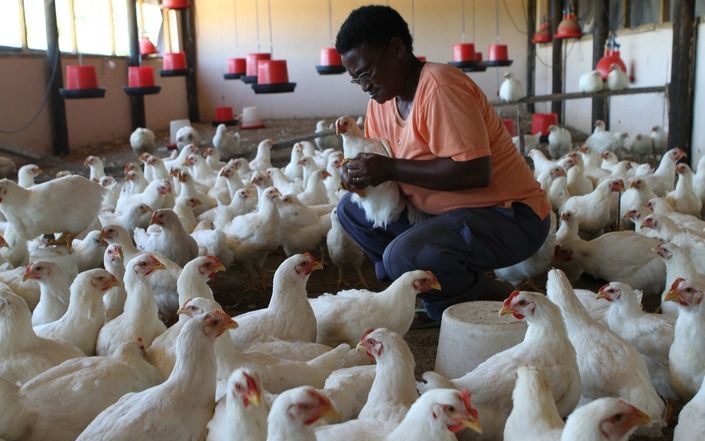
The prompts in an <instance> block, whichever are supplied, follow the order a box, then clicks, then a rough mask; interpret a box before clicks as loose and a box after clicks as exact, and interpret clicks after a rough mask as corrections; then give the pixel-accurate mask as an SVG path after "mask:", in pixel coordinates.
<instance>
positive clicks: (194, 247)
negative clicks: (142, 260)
mask: <svg viewBox="0 0 705 441" xmlns="http://www.w3.org/2000/svg"><path fill="white" fill-rule="evenodd" d="M151 224H152V225H158V226H159V227H160V228H159V231H158V232H157V233H152V232H150V231H149V230H148V231H145V230H143V229H141V228H136V229H135V245H137V248H138V249H140V250H142V251H144V252H147V253H157V254H161V255H163V256H166V257H168V258H169V259H171V260H172V261H174V262H175V263H176V264H177V265H180V266H184V265H186V263H187V262H189V261H191V260H192V259H194V258H195V257H196V256H198V244H197V243H196V240H195V239H194V238H193V237H191V236H189V235H188V233H186V231H184V227H183V225H181V222H180V221H179V217H178V216H177V215H176V213H174V211H172V210H169V209H161V210H157V211H155V212H154V214H153V215H152V221H151Z"/></svg>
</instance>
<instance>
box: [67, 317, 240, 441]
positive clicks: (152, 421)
mask: <svg viewBox="0 0 705 441" xmlns="http://www.w3.org/2000/svg"><path fill="white" fill-rule="evenodd" d="M235 326H237V324H236V323H235V322H234V321H232V320H231V319H230V317H228V316H227V315H226V314H225V313H223V312H222V311H214V312H211V313H208V314H205V315H201V316H198V317H196V318H194V319H193V320H189V321H188V322H187V324H186V325H185V326H184V329H183V330H182V332H181V334H180V335H179V338H178V340H177V341H176V345H177V356H176V357H177V361H176V366H175V367H174V370H173V371H172V373H171V375H170V376H169V378H168V379H167V380H166V381H165V382H164V383H162V384H160V385H158V386H154V387H152V388H150V389H147V390H145V391H142V392H138V393H135V394H128V395H126V396H124V397H123V398H122V399H121V400H120V401H118V402H117V403H115V404H113V405H112V406H110V407H108V408H107V409H105V410H104V411H103V412H101V413H100V414H99V415H98V416H97V417H96V418H95V419H94V420H93V422H91V424H90V425H89V426H88V427H87V428H86V430H84V431H83V432H82V433H81V435H79V437H78V438H77V439H76V441H108V440H113V441H118V440H125V441H128V440H129V441H132V440H135V439H144V438H145V436H149V437H151V438H152V439H155V440H156V439H169V440H174V441H191V440H197V439H203V438H205V435H206V424H208V421H209V420H210V419H211V417H212V416H213V410H214V405H215V402H214V396H215V374H216V363H215V350H214V349H213V342H214V341H215V339H216V337H218V336H219V335H221V334H222V333H223V332H225V331H226V330H227V329H228V328H233V327H235Z"/></svg>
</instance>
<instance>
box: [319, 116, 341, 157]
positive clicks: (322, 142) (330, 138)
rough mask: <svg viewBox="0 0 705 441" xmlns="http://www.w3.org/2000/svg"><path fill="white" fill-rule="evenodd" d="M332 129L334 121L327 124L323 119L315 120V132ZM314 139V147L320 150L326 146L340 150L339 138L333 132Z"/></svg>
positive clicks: (330, 130)
mask: <svg viewBox="0 0 705 441" xmlns="http://www.w3.org/2000/svg"><path fill="white" fill-rule="evenodd" d="M333 129H335V123H331V124H328V123H327V122H326V121H325V120H319V121H316V131H315V133H316V134H319V133H322V132H332V131H333ZM314 141H315V142H316V147H318V149H319V150H321V151H323V150H325V149H328V148H332V149H335V150H340V149H341V147H342V146H341V144H340V138H338V136H337V135H336V134H334V133H331V134H330V135H327V136H319V137H318V138H316V139H315V140H314Z"/></svg>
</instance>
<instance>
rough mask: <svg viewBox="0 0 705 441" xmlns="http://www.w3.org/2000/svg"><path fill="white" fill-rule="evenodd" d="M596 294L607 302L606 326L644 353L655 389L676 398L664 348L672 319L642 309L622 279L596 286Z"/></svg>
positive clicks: (667, 346)
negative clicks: (597, 289) (608, 304)
mask: <svg viewBox="0 0 705 441" xmlns="http://www.w3.org/2000/svg"><path fill="white" fill-rule="evenodd" d="M597 297H598V298H601V299H605V300H607V301H608V302H610V308H609V311H608V312H607V320H606V321H607V326H609V328H610V330H611V331H612V332H614V333H615V334H617V335H619V336H620V337H622V338H623V339H625V340H626V341H628V342H629V343H631V344H633V345H634V347H635V348H636V350H637V351H639V353H640V354H641V355H642V356H643V357H644V361H645V362H646V367H647V368H648V370H649V376H650V377H651V383H652V384H653V385H654V388H655V389H656V392H658V393H659V395H660V396H661V397H663V398H665V399H671V400H673V399H676V398H677V397H676V396H675V393H674V392H673V388H672V386H671V378H670V374H669V371H668V351H669V349H670V348H671V344H672V343H673V320H672V319H671V318H669V317H668V316H664V315H662V314H649V313H646V312H644V311H643V310H642V309H641V304H640V302H639V296H638V295H637V293H636V292H634V290H633V289H632V287H631V286H629V285H627V284H625V283H621V282H611V283H609V284H607V285H605V286H603V287H602V288H600V290H599V291H598V293H597Z"/></svg>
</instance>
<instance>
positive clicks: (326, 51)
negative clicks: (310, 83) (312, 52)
mask: <svg viewBox="0 0 705 441" xmlns="http://www.w3.org/2000/svg"><path fill="white" fill-rule="evenodd" d="M316 72H318V74H319V75H335V74H341V73H343V72H345V66H343V60H341V59H340V54H339V53H338V51H337V50H335V48H334V47H324V48H323V49H321V64H319V65H318V66H316Z"/></svg>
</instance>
